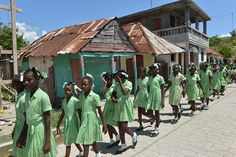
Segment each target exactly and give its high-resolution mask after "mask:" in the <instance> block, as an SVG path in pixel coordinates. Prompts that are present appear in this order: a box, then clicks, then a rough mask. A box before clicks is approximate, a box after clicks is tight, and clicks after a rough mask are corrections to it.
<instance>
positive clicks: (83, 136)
mask: <svg viewBox="0 0 236 157" xmlns="http://www.w3.org/2000/svg"><path fill="white" fill-rule="evenodd" d="M97 107H100V97H99V95H97V94H96V93H94V92H93V91H91V92H90V93H89V94H88V95H87V96H86V97H85V95H84V93H82V94H81V95H80V97H79V108H80V109H81V110H82V116H81V117H82V118H81V126H80V130H79V134H78V136H77V139H76V143H78V144H83V145H91V144H93V143H94V142H96V141H101V140H102V132H101V128H100V125H99V121H98V117H97V112H96V109H97Z"/></svg>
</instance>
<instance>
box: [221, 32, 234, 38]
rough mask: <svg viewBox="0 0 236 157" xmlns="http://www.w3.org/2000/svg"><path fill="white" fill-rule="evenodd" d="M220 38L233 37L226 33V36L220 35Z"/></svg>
mask: <svg viewBox="0 0 236 157" xmlns="http://www.w3.org/2000/svg"><path fill="white" fill-rule="evenodd" d="M219 37H221V38H222V37H231V35H230V33H226V34H222V35H220V36H219Z"/></svg>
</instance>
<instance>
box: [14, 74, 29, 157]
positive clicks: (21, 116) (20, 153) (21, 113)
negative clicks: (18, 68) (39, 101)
mask: <svg viewBox="0 0 236 157" xmlns="http://www.w3.org/2000/svg"><path fill="white" fill-rule="evenodd" d="M11 85H12V87H13V88H14V89H15V90H16V92H17V93H18V94H17V98H16V106H15V107H16V124H15V127H14V129H13V133H12V139H13V144H12V146H13V148H12V155H13V156H15V157H25V156H26V154H25V153H26V151H25V149H24V148H21V149H20V148H18V147H17V146H16V142H17V140H18V138H19V137H20V133H21V131H22V129H23V126H24V123H25V118H26V117H25V94H26V92H25V91H24V85H23V80H20V78H18V77H16V78H14V79H13V80H12V84H11Z"/></svg>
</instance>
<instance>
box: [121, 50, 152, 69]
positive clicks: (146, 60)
mask: <svg viewBox="0 0 236 157" xmlns="http://www.w3.org/2000/svg"><path fill="white" fill-rule="evenodd" d="M138 55H142V56H143V66H144V67H149V66H151V65H152V64H153V63H154V60H155V56H154V55H151V54H145V53H142V54H138ZM128 58H132V57H120V66H121V69H123V70H125V71H126V70H127V69H126V59H128Z"/></svg>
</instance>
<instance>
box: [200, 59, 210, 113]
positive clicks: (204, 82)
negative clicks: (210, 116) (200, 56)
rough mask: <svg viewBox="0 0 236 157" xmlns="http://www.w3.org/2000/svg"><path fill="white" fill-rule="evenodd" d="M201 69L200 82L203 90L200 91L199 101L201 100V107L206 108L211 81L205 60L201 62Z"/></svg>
mask: <svg viewBox="0 0 236 157" xmlns="http://www.w3.org/2000/svg"><path fill="white" fill-rule="evenodd" d="M201 67H202V68H201V70H200V72H199V76H200V80H201V81H200V83H201V86H202V88H203V91H204V94H203V92H201V95H200V97H201V101H202V105H201V106H202V108H201V109H208V105H209V96H210V88H211V81H212V72H211V70H209V68H208V65H207V63H206V62H204V63H202V66H201Z"/></svg>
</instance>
